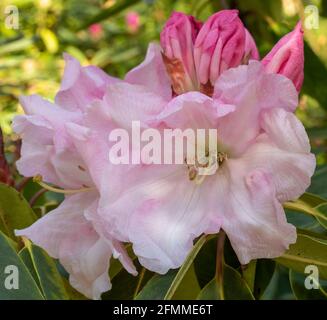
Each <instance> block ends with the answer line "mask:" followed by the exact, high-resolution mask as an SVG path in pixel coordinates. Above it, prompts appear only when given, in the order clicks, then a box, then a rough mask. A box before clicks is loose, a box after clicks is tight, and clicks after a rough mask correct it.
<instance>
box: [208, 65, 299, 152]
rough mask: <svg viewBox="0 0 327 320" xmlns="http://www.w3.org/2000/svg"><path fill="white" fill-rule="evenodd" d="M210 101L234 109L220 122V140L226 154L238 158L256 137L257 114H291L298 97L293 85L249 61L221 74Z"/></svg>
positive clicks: (258, 127)
mask: <svg viewBox="0 0 327 320" xmlns="http://www.w3.org/2000/svg"><path fill="white" fill-rule="evenodd" d="M214 99H217V100H218V101H219V102H220V103H225V104H229V105H235V106H236V108H235V111H234V112H231V113H229V114H228V115H227V116H226V117H223V118H221V121H220V122H219V125H218V132H219V138H220V140H221V141H222V142H223V143H224V144H225V145H226V148H227V149H228V150H229V153H230V154H232V155H233V156H239V155H240V154H241V153H242V152H244V150H246V148H247V147H248V146H249V145H251V143H252V142H253V140H254V139H255V138H256V136H257V135H258V134H259V131H260V125H259V115H260V112H261V110H264V109H270V108H283V109H285V110H288V111H294V110H295V108H296V106H297V103H298V94H297V91H296V89H295V87H294V85H293V83H292V82H291V81H290V80H289V79H287V78H286V77H284V76H282V75H276V74H266V73H265V71H264V69H263V67H262V65H261V64H260V62H257V61H254V60H252V61H250V63H249V65H246V66H245V65H243V66H240V67H238V68H235V69H230V70H228V71H226V72H224V73H223V74H222V75H221V76H220V78H219V79H218V81H217V82H216V85H215V93H214Z"/></svg>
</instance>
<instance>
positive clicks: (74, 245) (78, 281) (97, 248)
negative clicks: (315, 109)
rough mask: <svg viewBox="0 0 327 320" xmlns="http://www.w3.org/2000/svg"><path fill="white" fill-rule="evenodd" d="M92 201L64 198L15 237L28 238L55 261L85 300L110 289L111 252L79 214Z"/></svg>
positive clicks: (83, 197)
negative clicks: (58, 261) (67, 274)
mask: <svg viewBox="0 0 327 320" xmlns="http://www.w3.org/2000/svg"><path fill="white" fill-rule="evenodd" d="M95 200H96V194H95V193H85V194H78V195H73V196H70V197H67V198H66V200H65V201H64V202H63V203H62V204H61V205H60V206H59V207H58V208H57V209H55V210H53V211H52V212H50V213H48V214H47V215H45V216H44V217H43V218H41V219H40V220H38V221H37V222H35V223H34V224H33V225H32V226H30V227H28V228H26V229H24V230H19V231H16V235H18V236H25V237H28V238H30V239H31V240H32V241H33V242H34V243H35V244H36V245H38V246H40V247H42V248H43V249H45V250H46V251H47V252H48V253H49V254H50V255H51V256H52V257H54V258H58V259H59V260H60V262H61V263H62V265H63V266H64V268H65V269H66V270H67V271H68V272H69V273H70V283H71V285H72V286H73V287H74V288H76V289H77V290H78V291H80V292H82V293H83V294H84V295H86V296H87V297H89V298H93V299H99V298H100V295H101V293H102V292H105V291H107V290H109V289H110V288H111V284H110V280H109V276H108V267H109V260H110V257H111V254H112V250H111V248H110V246H109V245H108V244H107V243H106V241H104V240H103V239H101V238H100V237H99V236H98V234H97V233H96V232H95V230H94V229H93V227H92V224H91V223H90V222H89V221H87V220H86V219H85V217H84V215H83V212H84V210H85V209H86V208H87V207H89V206H90V205H91V204H92V203H93V202H94V201H95Z"/></svg>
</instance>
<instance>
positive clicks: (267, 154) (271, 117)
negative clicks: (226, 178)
mask: <svg viewBox="0 0 327 320" xmlns="http://www.w3.org/2000/svg"><path fill="white" fill-rule="evenodd" d="M261 126H262V128H263V130H264V131H265V133H263V134H261V135H260V136H259V137H258V138H257V140H256V143H255V144H254V145H253V146H251V147H250V148H249V149H248V150H247V151H246V153H244V155H243V156H242V160H243V161H244V165H246V167H247V170H248V171H250V170H254V169H255V168H264V170H265V171H266V172H268V173H269V174H270V175H271V176H272V180H273V183H274V185H275V189H276V196H277V198H278V200H279V201H281V202H285V201H289V200H294V199H297V198H298V197H299V196H300V195H302V194H303V193H304V192H305V190H306V189H307V188H308V187H309V185H310V178H311V176H312V175H313V173H314V170H315V166H316V160H315V156H314V155H313V154H311V153H310V145H309V142H308V136H307V134H306V132H305V130H304V128H303V126H302V124H301V123H300V121H299V120H298V119H297V118H296V116H295V115H294V114H292V113H290V112H287V111H285V110H283V109H279V108H277V109H271V110H267V111H264V112H263V114H262V115H261Z"/></svg>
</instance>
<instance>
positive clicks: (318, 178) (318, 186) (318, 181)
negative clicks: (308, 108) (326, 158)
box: [308, 104, 327, 198]
mask: <svg viewBox="0 0 327 320" xmlns="http://www.w3.org/2000/svg"><path fill="white" fill-rule="evenodd" d="M326 106H327V104H326V105H325V107H326ZM326 181H327V166H326V165H324V166H321V167H318V168H317V169H316V172H315V173H314V175H313V177H312V178H311V185H310V187H309V189H308V190H309V192H311V193H313V194H316V195H319V196H320V197H323V198H327V188H326Z"/></svg>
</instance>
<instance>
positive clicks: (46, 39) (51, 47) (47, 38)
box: [40, 29, 59, 53]
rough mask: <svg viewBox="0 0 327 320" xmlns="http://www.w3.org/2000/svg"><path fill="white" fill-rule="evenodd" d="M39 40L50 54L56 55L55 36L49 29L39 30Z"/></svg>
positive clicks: (57, 46) (56, 44)
mask: <svg viewBox="0 0 327 320" xmlns="http://www.w3.org/2000/svg"><path fill="white" fill-rule="evenodd" d="M40 36H41V39H42V41H43V43H44V45H45V47H46V48H47V51H48V52H50V53H56V52H57V51H58V49H59V43H58V39H57V36H56V35H55V34H54V33H53V32H52V31H51V30H49V29H41V31H40Z"/></svg>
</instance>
